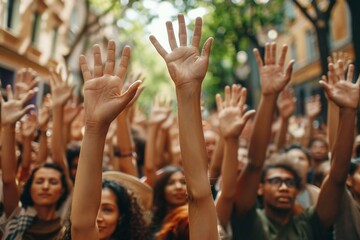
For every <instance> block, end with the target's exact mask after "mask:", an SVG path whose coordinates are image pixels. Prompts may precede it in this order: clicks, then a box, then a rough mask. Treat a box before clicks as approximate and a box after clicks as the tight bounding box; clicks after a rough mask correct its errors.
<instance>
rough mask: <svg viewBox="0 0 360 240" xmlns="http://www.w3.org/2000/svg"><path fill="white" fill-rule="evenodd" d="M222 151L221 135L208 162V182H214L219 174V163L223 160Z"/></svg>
mask: <svg viewBox="0 0 360 240" xmlns="http://www.w3.org/2000/svg"><path fill="white" fill-rule="evenodd" d="M223 152H224V139H223V137H222V136H220V137H219V141H218V142H217V144H216V147H215V151H214V153H213V155H212V157H211V162H210V169H209V175H210V184H211V185H214V184H216V182H217V180H218V178H219V176H220V174H221V165H222V162H223Z"/></svg>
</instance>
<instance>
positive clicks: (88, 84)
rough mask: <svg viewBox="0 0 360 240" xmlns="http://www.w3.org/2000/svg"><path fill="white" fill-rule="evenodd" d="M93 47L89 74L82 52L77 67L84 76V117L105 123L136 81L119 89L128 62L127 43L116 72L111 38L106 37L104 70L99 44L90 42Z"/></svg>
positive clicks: (127, 97) (132, 90) (121, 105)
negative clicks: (107, 41)
mask: <svg viewBox="0 0 360 240" xmlns="http://www.w3.org/2000/svg"><path fill="white" fill-rule="evenodd" d="M93 51H94V73H93V76H92V75H91V73H90V70H89V68H88V65H87V62H86V58H85V56H80V65H81V70H82V73H83V77H84V80H85V84H84V100H85V105H84V108H85V116H86V117H85V119H86V122H87V123H91V124H100V125H101V124H106V125H109V124H110V123H111V121H113V120H114V119H115V118H116V116H117V115H118V114H119V113H120V112H121V111H122V110H123V109H124V108H125V107H126V105H127V104H128V103H129V102H130V101H131V99H132V98H133V97H134V96H135V94H136V90H137V88H138V87H139V85H140V81H137V82H135V83H134V84H132V85H131V86H130V87H129V88H128V89H127V90H126V91H125V92H124V93H121V89H122V84H123V80H124V78H125V74H126V70H127V67H128V64H129V58H130V48H129V47H125V48H124V50H123V52H122V56H121V62H120V66H119V68H118V70H117V72H116V74H114V67H115V42H114V41H109V44H108V48H107V60H106V63H105V68H104V70H103V67H102V60H101V52H100V47H99V46H98V45H94V47H93Z"/></svg>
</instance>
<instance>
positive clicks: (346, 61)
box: [327, 52, 351, 69]
mask: <svg viewBox="0 0 360 240" xmlns="http://www.w3.org/2000/svg"><path fill="white" fill-rule="evenodd" d="M327 60H328V63H329V64H330V63H332V64H334V66H335V68H337V67H339V68H343V69H347V68H348V67H349V65H350V64H351V59H350V58H349V54H347V53H344V52H334V53H333V54H332V56H329V57H328V58H327ZM339 61H341V62H339ZM338 64H341V65H342V66H338Z"/></svg>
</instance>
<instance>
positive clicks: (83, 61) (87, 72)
mask: <svg viewBox="0 0 360 240" xmlns="http://www.w3.org/2000/svg"><path fill="white" fill-rule="evenodd" d="M79 62H80V68H81V72H82V75H83V78H84V82H86V81H88V80H90V79H91V72H90V70H89V67H88V65H87V62H86V57H85V56H84V55H80V58H79Z"/></svg>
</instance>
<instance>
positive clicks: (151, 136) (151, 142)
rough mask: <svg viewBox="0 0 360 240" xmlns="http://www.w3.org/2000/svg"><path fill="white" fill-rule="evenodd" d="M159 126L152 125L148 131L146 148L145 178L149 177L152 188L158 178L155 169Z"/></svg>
mask: <svg viewBox="0 0 360 240" xmlns="http://www.w3.org/2000/svg"><path fill="white" fill-rule="evenodd" d="M158 128H159V126H158V125H157V124H150V125H149V126H148V131H147V139H146V147H145V166H144V167H145V169H144V170H145V176H146V177H147V180H148V183H149V185H150V186H153V185H154V183H155V178H156V174H155V172H156V169H155V164H154V160H155V141H156V132H157V131H158Z"/></svg>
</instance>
